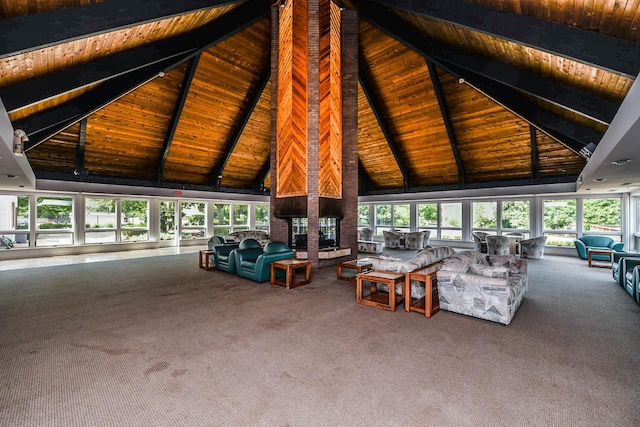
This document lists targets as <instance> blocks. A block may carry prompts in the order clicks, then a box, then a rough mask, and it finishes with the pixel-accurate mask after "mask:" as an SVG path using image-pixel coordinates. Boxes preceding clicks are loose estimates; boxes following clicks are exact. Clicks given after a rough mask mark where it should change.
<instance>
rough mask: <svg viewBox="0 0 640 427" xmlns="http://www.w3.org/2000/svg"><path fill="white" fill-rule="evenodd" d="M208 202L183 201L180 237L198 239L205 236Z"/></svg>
mask: <svg viewBox="0 0 640 427" xmlns="http://www.w3.org/2000/svg"><path fill="white" fill-rule="evenodd" d="M205 212H206V204H205V203H203V202H182V210H181V217H180V221H181V223H180V225H181V228H180V237H181V238H182V239H196V238H199V237H205V236H206V231H207V227H206V225H205Z"/></svg>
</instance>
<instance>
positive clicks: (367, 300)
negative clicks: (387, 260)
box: [356, 270, 405, 311]
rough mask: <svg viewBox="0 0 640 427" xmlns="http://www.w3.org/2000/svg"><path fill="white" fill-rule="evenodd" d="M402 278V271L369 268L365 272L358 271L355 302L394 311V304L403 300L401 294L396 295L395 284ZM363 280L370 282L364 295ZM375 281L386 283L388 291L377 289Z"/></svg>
mask: <svg viewBox="0 0 640 427" xmlns="http://www.w3.org/2000/svg"><path fill="white" fill-rule="evenodd" d="M404 278H405V274H404V273H395V272H392V271H382V270H371V271H368V272H366V273H360V274H358V276H357V279H356V302H357V303H358V304H362V305H368V306H369V307H375V308H381V309H383V310H388V311H396V306H397V305H398V304H400V303H401V302H402V301H403V296H400V297H399V298H398V297H397V296H396V284H397V283H400V282H403V281H404ZM364 282H369V283H370V284H371V292H370V293H369V295H364V289H363V288H364ZM376 283H385V284H387V285H388V286H389V292H382V291H378V289H377V287H376ZM403 286H404V285H403Z"/></svg>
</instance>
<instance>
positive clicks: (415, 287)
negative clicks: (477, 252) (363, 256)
mask: <svg viewBox="0 0 640 427" xmlns="http://www.w3.org/2000/svg"><path fill="white" fill-rule="evenodd" d="M454 253H455V251H454V250H453V248H451V247H449V246H440V247H437V248H432V247H429V248H426V249H423V250H421V251H419V252H418V253H417V254H415V255H414V256H413V258H411V259H410V260H408V261H403V260H402V259H401V258H396V257H388V256H381V257H379V258H371V260H372V261H371V265H372V267H373V269H374V270H385V271H394V272H397V273H407V272H409V271H413V270H418V269H420V268H422V267H425V266H428V265H432V264H436V263H439V262H440V261H442V260H444V259H446V258H447V257H449V256H451V255H453V254H454ZM434 268H437V265H436V266H435V267H434ZM376 287H377V288H378V290H380V291H383V292H389V287H388V286H387V285H386V284H382V283H378V284H377V285H376ZM396 294H398V295H401V294H402V283H398V284H397V285H396ZM424 295H425V289H424V283H420V282H417V281H412V282H411V298H415V299H420V298H423V297H424Z"/></svg>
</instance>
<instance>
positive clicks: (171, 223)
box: [160, 201, 176, 240]
mask: <svg viewBox="0 0 640 427" xmlns="http://www.w3.org/2000/svg"><path fill="white" fill-rule="evenodd" d="M175 232H176V202H170V201H162V202H160V240H173V239H174V238H175V235H176V234H175Z"/></svg>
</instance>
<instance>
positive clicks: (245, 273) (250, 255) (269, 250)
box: [234, 241, 294, 283]
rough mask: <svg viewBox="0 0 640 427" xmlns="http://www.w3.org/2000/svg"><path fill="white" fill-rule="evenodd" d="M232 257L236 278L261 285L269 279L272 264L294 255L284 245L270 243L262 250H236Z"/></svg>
mask: <svg viewBox="0 0 640 427" xmlns="http://www.w3.org/2000/svg"><path fill="white" fill-rule="evenodd" d="M234 255H235V257H236V269H237V272H238V276H240V277H244V278H245V279H250V280H254V281H256V282H258V283H261V282H266V281H267V280H269V279H270V278H271V263H272V262H274V261H280V260H283V259H291V258H293V255H294V254H293V251H292V250H291V248H289V246H287V244H286V243H284V242H278V241H271V242H269V243H267V244H266V245H265V246H264V248H249V249H236V250H235V251H234ZM279 273H280V274H282V273H284V272H279Z"/></svg>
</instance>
